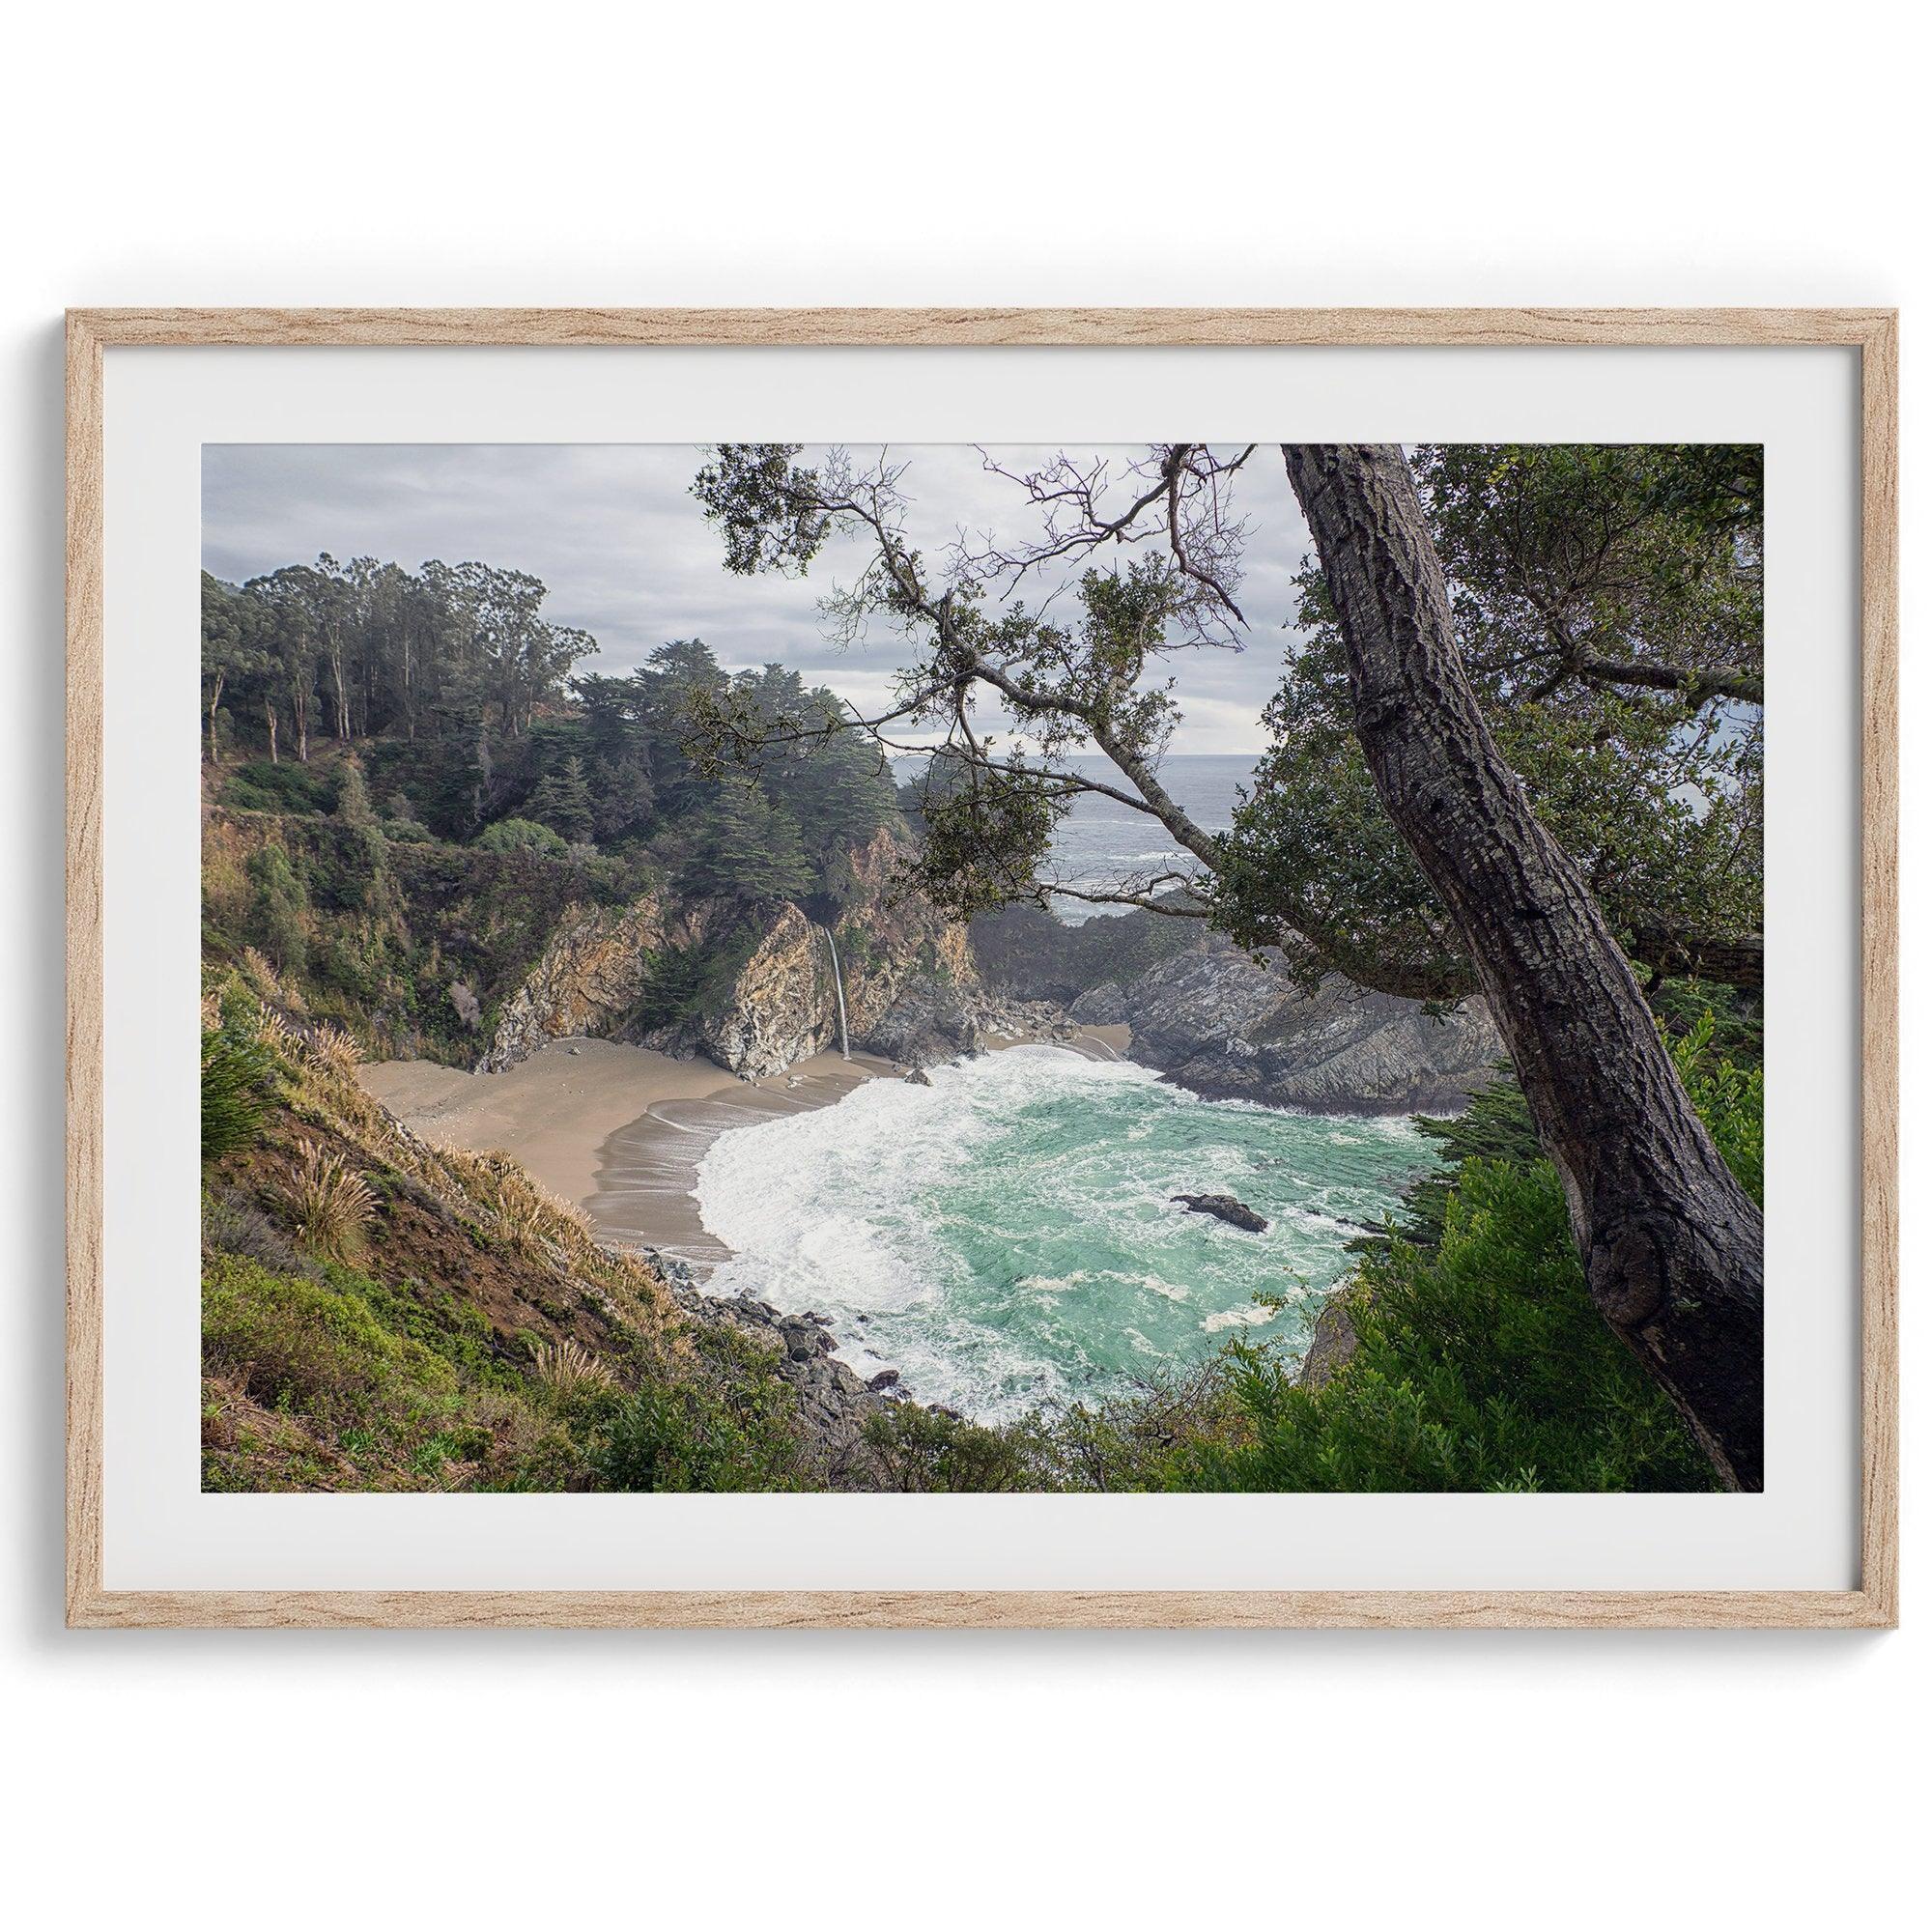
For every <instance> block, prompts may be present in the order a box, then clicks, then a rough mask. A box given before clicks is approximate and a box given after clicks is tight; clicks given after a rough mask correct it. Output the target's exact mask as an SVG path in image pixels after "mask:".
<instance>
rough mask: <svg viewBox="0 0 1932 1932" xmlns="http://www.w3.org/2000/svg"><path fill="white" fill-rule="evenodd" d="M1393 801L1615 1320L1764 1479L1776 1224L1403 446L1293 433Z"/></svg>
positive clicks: (1694, 1417)
mask: <svg viewBox="0 0 1932 1932" xmlns="http://www.w3.org/2000/svg"><path fill="white" fill-rule="evenodd" d="M1282 453H1283V455H1284V457H1285V458H1286V460H1287V464H1288V474H1289V480H1290V482H1291V483H1292V484H1293V488H1294V493H1295V495H1296V497H1299V498H1300V501H1301V507H1302V510H1303V512H1304V513H1305V515H1306V516H1307V518H1308V524H1309V528H1310V529H1311V530H1312V531H1313V533H1314V536H1315V542H1316V546H1317V549H1318V550H1319V551H1320V553H1321V570H1322V576H1323V579H1324V580H1325V582H1326V583H1327V586H1328V594H1329V596H1330V598H1331V599H1332V600H1333V603H1334V606H1335V610H1336V611H1337V613H1338V615H1339V617H1340V619H1341V629H1342V637H1343V642H1344V645H1345V647H1346V649H1347V652H1348V658H1349V678H1350V696H1351V698H1352V702H1353V707H1354V716H1355V731H1356V735H1357V736H1358V738H1359V739H1360V741H1361V746H1362V752H1363V755H1364V757H1365V758H1366V760H1367V763H1368V767H1369V771H1370V774H1371V776H1372V777H1373V778H1374V780H1375V784H1376V789H1377V791H1378V794H1379V795H1380V798H1381V802H1382V806H1383V808H1384V810H1386V811H1387V812H1388V815H1389V817H1390V819H1391V820H1392V821H1393V823H1394V824H1395V826H1396V828H1397V830H1398V831H1400V832H1401V834H1402V836H1403V838H1405V839H1406V841H1407V843H1408V845H1409V847H1410V849H1411V850H1412V851H1413V852H1414V854H1415V857H1416V860H1417V863H1418V864H1419V865H1420V866H1421V867H1422V869H1423V871H1424V873H1425V874H1426V875H1427V876H1428V878H1429V882H1430V884H1431V885H1432V886H1433V887H1434V888H1435V891H1436V893H1437V894H1438V895H1440V897H1441V899H1442V901H1443V903H1444V904H1445V905H1446V906H1447V907H1448V908H1449V911H1450V912H1451V914H1452V915H1453V916H1454V918H1455V919H1456V921H1457V923H1459V925H1460V926H1461V928H1462V930H1463V937H1464V939H1465V941H1466V943H1467V946H1468V950H1469V954H1470V957H1471V958H1472V959H1473V960H1474V962H1475V965H1476V970H1477V972H1478V974H1479V975H1480V976H1481V979H1482V983H1483V990H1484V992H1485V993H1486V994H1487V995H1488V997H1489V1001H1490V1005H1491V1008H1492V1011H1493V1012H1494V1014H1495V1018H1496V1022H1497V1024H1498V1026H1499V1027H1500V1028H1501V1030H1502V1034H1503V1037H1504V1039H1505V1040H1506V1041H1507V1043H1508V1046H1509V1050H1510V1057H1511V1059H1512V1061H1513V1062H1514V1063H1515V1066H1516V1072H1517V1078H1518V1079H1519V1080H1520V1082H1521V1084H1522V1090H1523V1094H1524V1095H1525V1097H1526V1098H1527V1100H1528V1102H1529V1107H1530V1112H1531V1114H1532V1116H1533V1117H1534V1119H1535V1122H1536V1128H1537V1134H1538V1138H1539V1139H1540V1141H1541V1142H1542V1145H1543V1149H1544V1151H1545V1152H1546V1153H1547V1154H1548V1156H1549V1158H1550V1160H1551V1161H1552V1162H1554V1163H1555V1166H1556V1170H1557V1173H1558V1174H1559V1175H1560V1176H1561V1177H1562V1180H1563V1186H1564V1191H1565V1193H1566V1195H1567V1196H1568V1199H1569V1207H1570V1223H1571V1227H1572V1229H1573V1231H1574V1232H1575V1234H1576V1236H1577V1249H1578V1252H1579V1253H1580V1254H1581V1255H1582V1258H1583V1264H1584V1269H1585V1272H1586V1275H1587V1278H1588V1281H1589V1289H1590V1295H1591V1299H1592V1300H1593V1301H1594V1302H1595V1303H1596V1305H1597V1307H1598V1309H1599V1310H1600V1311H1601V1312H1602V1314H1603V1316H1604V1319H1605V1321H1607V1322H1608V1323H1609V1324H1610V1326H1611V1327H1612V1328H1613V1329H1614V1330H1615V1331H1616V1332H1617V1334H1618V1335H1620V1336H1621V1337H1622V1338H1623V1339H1624V1341H1625V1342H1627V1343H1628V1344H1629V1345H1630V1347H1631V1348H1632V1349H1633V1350H1634V1351H1635V1353H1636V1355H1637V1357H1638V1359H1639V1360H1641V1361H1642V1362H1643V1364H1644V1365H1645V1367H1646V1368H1648V1369H1649V1370H1650V1372H1651V1374H1652V1375H1654V1376H1655V1377H1656V1378H1657V1379H1658V1380H1659V1381H1660V1382H1661V1383H1662V1386H1663V1387H1664V1388H1665V1389H1666V1390H1667V1391H1668V1392H1669V1394H1670V1397H1671V1399H1672V1400H1673V1401H1674V1402H1675V1403H1676V1405H1677V1406H1678V1408H1679V1409H1680V1410H1682V1412H1683V1414H1684V1415H1685V1417H1686V1419H1687V1420H1688V1421H1689V1423H1690V1427H1691V1428H1692V1429H1693V1430H1694V1431H1695V1432H1696V1435H1697V1436H1698V1439H1699V1440H1700V1441H1701V1442H1702V1443H1703V1444H1704V1447H1705V1448H1706V1449H1707V1450H1708V1451H1709V1453H1710V1455H1711V1458H1712V1461H1713V1462H1714V1463H1716V1464H1717V1466H1718V1469H1719V1472H1720V1474H1721V1475H1722V1476H1723V1477H1724V1479H1725V1481H1726V1482H1727V1483H1729V1484H1730V1485H1731V1486H1732V1487H1734V1488H1737V1489H1744V1490H1759V1489H1762V1488H1763V1486H1764V1222H1763V1217H1762V1216H1761V1215H1760V1214H1759V1212H1758V1210H1757V1208H1755V1207H1754V1206H1753V1205H1752V1204H1751V1202H1750V1200H1749V1198H1748V1197H1747V1195H1746V1194H1745V1192H1744V1190H1743V1189H1742V1188H1741V1187H1739V1185H1738V1184H1737V1182H1736V1181H1735V1180H1734V1179H1732V1177H1731V1175H1730V1173H1729V1171H1728V1170H1727V1169H1726V1168H1725V1166H1724V1163H1723V1160H1722V1158H1721V1157H1720V1156H1719V1153H1718V1151H1717V1149H1716V1148H1715V1147H1714V1146H1713V1145H1712V1143H1711V1138H1710V1136H1709V1134H1707V1133H1706V1132H1705V1131H1704V1128H1703V1125H1702V1123H1701V1122H1699V1121H1698V1119H1697V1117H1696V1115H1695V1113H1694V1112H1693V1111H1692V1109H1691V1106H1690V1099H1689V1097H1688V1096H1687V1095H1686V1094H1685V1092H1684V1088H1683V1084H1682V1083H1681V1082H1680V1081H1679V1080H1678V1078H1677V1071H1676V1068H1675V1067H1674V1066H1673V1065H1672V1064H1671V1061H1670V1056H1669V1054H1668V1053H1667V1051H1666V1050H1665V1048H1664V1046H1663V1043H1662V1039H1661V1038H1660V1037H1659V1035H1658V1031H1657V1027H1656V1024H1655V1022H1654V1020H1653V1019H1652V1016H1651V1012H1650V1009H1649V1008H1648V1007H1647V1006H1646V1005H1645V1004H1644V1001H1643V997H1642V995H1641V994H1640V993H1639V991H1638V989H1637V984H1636V980H1635V979H1634V976H1633V974H1632V972H1631V968H1630V965H1629V963H1628V961H1627V960H1626V959H1625V957H1624V954H1623V951H1622V949H1621V948H1620V947H1619V946H1618V944H1617V942H1616V939H1615V938H1614V936H1613V935H1612V934H1611V932H1610V929H1609V927H1608V925H1607V924H1606V923H1605V919H1604V916H1603V913H1602V911H1601V910H1600V909H1599V907H1598V905H1597V902H1596V900H1595V898H1594V897H1593V896H1592V895H1591V894H1590V891H1589V888H1588V887H1587V885H1586V884H1585V883H1584V880H1583V877H1582V874H1581V873H1580V872H1579V871H1578V870H1577V867H1576V865H1575V864H1574V863H1573V861H1572V860H1571V859H1570V857H1569V855H1568V854H1567V853H1566V852H1564V851H1563V849H1562V848H1561V847H1560V846H1559V845H1558V844H1557V842H1556V841H1555V839H1554V838H1551V837H1550V835H1549V833H1548V831H1547V830H1546V828H1545V827H1544V825H1543V822H1542V821H1541V820H1540V819H1539V818H1538V817H1537V815H1536V813H1535V811H1534V810H1532V809H1531V806H1530V803H1529V798H1528V795H1527V793H1526V792H1525V791H1524V789H1523V786H1522V782H1521V781H1520V779H1519V778H1518V777H1517V775H1516V774H1515V772H1513V771H1512V770H1511V769H1510V768H1509V766H1508V765H1507V764H1506V763H1505V762H1504V761H1503V758H1502V756H1501V754H1500V753H1499V752H1498V751H1497V749H1496V746H1495V741H1494V740H1493V739H1492V737H1491V735H1490V730H1489V726H1488V725H1486V724H1485V722H1484V720H1483V715H1482V712H1481V710H1480V708H1479V707H1478V704H1477V701H1476V696H1475V693H1474V691H1473V690H1472V689H1471V687H1470V684H1469V681H1468V678H1467V676H1466V674H1465V672H1464V671H1463V661H1462V655H1461V653H1460V651H1459V650H1458V649H1457V645H1456V640H1455V635H1454V631H1453V628H1452V623H1451V618H1450V610H1449V596H1448V590H1447V587H1446V585H1445V583H1444V582H1443V577H1442V567H1441V564H1440V563H1439V562H1438V560H1437V558H1436V555H1435V546H1434V544H1433V543H1432V541H1431V539H1430V536H1429V529H1428V526H1427V524H1426V523H1425V522H1424V519H1423V511H1422V503H1421V499H1420V497H1418V495H1417V493H1416V488H1415V481H1414V478H1413V476H1412V475H1411V474H1410V472H1409V468H1408V463H1407V460H1406V458H1405V456H1404V455H1403V453H1402V451H1401V449H1400V448H1399V447H1397V446H1396V445H1394V444H1386V443H1317V444H1296V443H1289V444H1284V445H1283V452H1282Z"/></svg>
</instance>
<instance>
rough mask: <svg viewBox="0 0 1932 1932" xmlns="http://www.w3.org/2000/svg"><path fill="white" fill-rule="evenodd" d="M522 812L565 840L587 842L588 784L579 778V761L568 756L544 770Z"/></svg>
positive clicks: (591, 823) (589, 822)
mask: <svg viewBox="0 0 1932 1932" xmlns="http://www.w3.org/2000/svg"><path fill="white" fill-rule="evenodd" d="M523 815H524V816H525V817H526V818H533V819H535V820H536V822H537V823H538V824H539V825H548V826H549V827H550V829H551V830H552V831H553V832H554V833H555V834H557V836H558V837H559V838H563V839H564V840H565V841H566V842H567V843H569V844H572V845H582V844H586V843H588V841H589V839H590V838H591V835H592V833H593V831H594V830H595V825H594V821H593V816H592V812H591V809H590V787H589V786H588V785H587V784H585V783H584V781H583V764H582V760H581V759H579V758H577V757H574V756H573V757H568V758H565V759H564V761H563V762H562V764H561V765H558V766H554V767H553V769H551V770H550V771H548V772H546V773H545V774H544V776H543V777H542V779H540V780H539V781H538V782H537V788H536V789H535V790H534V791H533V792H531V794H530V795H529V798H528V800H527V801H526V804H525V806H524V811H523Z"/></svg>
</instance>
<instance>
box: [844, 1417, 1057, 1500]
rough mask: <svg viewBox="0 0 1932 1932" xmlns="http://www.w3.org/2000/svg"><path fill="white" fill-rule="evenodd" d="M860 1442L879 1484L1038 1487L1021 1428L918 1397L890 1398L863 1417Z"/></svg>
mask: <svg viewBox="0 0 1932 1932" xmlns="http://www.w3.org/2000/svg"><path fill="white" fill-rule="evenodd" d="M866 1443H867V1447H868V1448H869V1449H870V1450H871V1451H872V1453H873V1455H874V1457H875V1458H876V1459H877V1461H878V1463H879V1464H880V1466H881V1468H882V1469H883V1470H884V1472H885V1487H886V1488H888V1489H893V1490H912V1491H935V1490H936V1491H971V1492H978V1493H984V1492H990V1491H1001V1490H1024V1489H1033V1488H1037V1487H1039V1483H1038V1479H1037V1473H1036V1471H1035V1468H1034V1465H1033V1463H1032V1460H1031V1457H1030V1455H1029V1438H1028V1434H1027V1432H1025V1431H1024V1430H1012V1429H1009V1430H996V1429H986V1428H983V1427H981V1426H980V1424H979V1423H977V1422H968V1421H967V1420H965V1418H964V1417H962V1416H956V1415H949V1414H947V1413H945V1412H944V1411H943V1410H940V1409H936V1408H923V1407H921V1406H920V1405H919V1404H918V1403H914V1402H901V1403H895V1404H894V1405H893V1406H890V1407H888V1408H884V1409H881V1410H880V1411H879V1412H878V1413H876V1414H874V1415H870V1416H868V1417H867V1419H866Z"/></svg>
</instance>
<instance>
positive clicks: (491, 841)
mask: <svg viewBox="0 0 1932 1932" xmlns="http://www.w3.org/2000/svg"><path fill="white" fill-rule="evenodd" d="M476 846H477V849H478V850H479V851H482V852H535V853H538V854H540V855H542V856H543V857H544V858H547V859H561V858H563V857H565V856H566V855H567V853H568V852H569V849H570V848H569V847H568V846H567V845H566V844H565V843H564V841H563V840H562V839H561V838H558V836H557V835H556V834H555V833H554V832H553V831H552V830H551V829H550V827H549V826H548V825H538V824H536V823H535V822H534V821H532V820H530V819H527V818H499V819H498V820H497V822H496V824H495V825H488V826H485V827H484V828H483V830H482V831H481V832H480V833H478V834H477V836H476Z"/></svg>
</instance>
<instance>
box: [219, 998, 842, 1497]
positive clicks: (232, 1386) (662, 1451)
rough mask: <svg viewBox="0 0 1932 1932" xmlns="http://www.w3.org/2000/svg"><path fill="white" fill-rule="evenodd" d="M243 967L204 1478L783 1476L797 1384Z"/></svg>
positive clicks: (685, 1484) (789, 1479)
mask: <svg viewBox="0 0 1932 1932" xmlns="http://www.w3.org/2000/svg"><path fill="white" fill-rule="evenodd" d="M355 1062H356V1051H355V1044H354V1042H353V1041H352V1040H351V1039H350V1038H349V1037H348V1036H347V1035H346V1034H344V1033H342V1032H341V1031H339V1030H338V1029H335V1028H331V1027H328V1026H327V1025H311V1024H308V1023H305V1022H298V1021H292V1020H291V1019H290V1018H288V1017H287V1016H286V1015H285V1014H283V1013H282V1012H280V1011H279V1010H277V1009H275V1008H273V1007H271V1006H267V1005H265V1004H264V1003H263V1001H262V1000H261V999H260V997H259V996H258V994H257V993H256V992H255V991H254V990H253V989H252V988H251V987H250V986H249V985H248V984H247V983H246V982H245V981H244V980H243V979H242V978H241V975H239V974H236V973H232V972H229V973H217V974H216V975H214V976H213V986H212V989H211V991H210V993H209V996H208V998H207V1000H206V1001H205V1004H204V1011H203V1033H202V1064H203V1152H204V1193H203V1281H202V1340H203V1386H202V1441H203V1484H204V1487H205V1488H208V1489H211V1490H312V1489H327V1490H509V1491H516V1490H600V1489H602V1490H650V1489H675V1490H685V1489H706V1490H732V1489H761V1490H766V1489H788V1488H794V1487H799V1486H802V1485H808V1484H810V1482H811V1481H812V1477H813V1471H812V1467H811V1456H810V1445H809V1443H808V1441H807V1438H806V1436H805V1435H804V1434H803V1433H802V1432H801V1431H800V1429H799V1428H798V1426H797V1420H796V1408H795V1401H794V1398H793V1396H792V1393H791V1391H790V1390H789V1389H788V1388H787V1387H786V1385H785V1384H784V1383H783V1382H782V1381H781V1379H780V1378H778V1377H777V1376H776V1375H775V1374H774V1372H773V1358H772V1357H771V1356H770V1355H769V1354H767V1353H766V1352H764V1351H762V1350H760V1349H759V1348H758V1347H757V1346H756V1345H755V1344H754V1343H753V1341H752V1340H751V1339H750V1338H748V1337H746V1336H744V1335H743V1334H742V1333H741V1332H740V1331H739V1330H737V1329H736V1328H733V1327H731V1326H729V1325H728V1324H725V1323H723V1322H719V1323H707V1322H703V1321H696V1320H693V1319H691V1318H689V1317H687V1316H685V1315H684V1314H682V1313H681V1312H680V1311H679V1309H678V1308H677V1307H676V1305H675V1303H674V1301H673V1299H672V1297H671V1295H670V1293H669V1292H668V1288H667V1286H666V1284H665V1283H664V1282H663V1281H662V1280H661V1279H660V1278H659V1277H658V1276H657V1275H656V1274H655V1273H654V1272H653V1271H652V1269H651V1268H650V1267H649V1266H647V1265H646V1264H644V1263H643V1262H642V1261H640V1260H639V1259H637V1258H633V1257H628V1256H623V1255H621V1254H618V1253H616V1252H614V1251H611V1250H607V1249H606V1248H604V1247H602V1246H601V1245H600V1244H599V1242H598V1241H597V1239H596V1237H595V1236H594V1235H593V1234H592V1233H591V1232H590V1230H589V1228H588V1226H587V1224H586V1223H585V1222H584V1220H583V1219H582V1216H581V1215H580V1214H579V1213H578V1212H577V1211H576V1210H575V1209H574V1208H570V1207H568V1206H566V1205H565V1204H563V1203H561V1202H558V1201H556V1200H554V1198H552V1197H550V1196H548V1195H547V1194H546V1193H545V1192H544V1191H543V1190H542V1189H541V1188H539V1187H538V1186H537V1185H536V1183H535V1182H533V1181H532V1180H531V1179H530V1178H529V1177H528V1176H527V1175H526V1174H525V1173H524V1172H523V1171H522V1169H520V1168H519V1167H517V1166H516V1164H515V1163H514V1162H512V1161H509V1160H508V1159H506V1158H504V1157H502V1156H498V1155H481V1156H477V1155H469V1154H462V1153H445V1152H442V1151H438V1150H436V1149H433V1148H431V1147H429V1146H427V1145H426V1144H425V1143H424V1142H422V1141H421V1140H419V1139H418V1138H417V1137H416V1136H415V1135H413V1134H412V1133H411V1132H409V1131H408V1130H407V1129H406V1128H404V1127H402V1126H401V1125H400V1124H399V1123H398V1122H396V1121H395V1120H394V1119H393V1118H391V1117H390V1116H389V1115H388V1114H387V1113H385V1112H384V1110H383V1109H382V1108H381V1107H379V1106H378V1105H377V1104H376V1103H375V1102H374V1101H373V1100H371V1099H369V1097H368V1096H367V1095H366V1094H364V1093H363V1092H362V1090H361V1088H360V1087H359V1086H358V1085H357V1083H356V1080H355Z"/></svg>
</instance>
